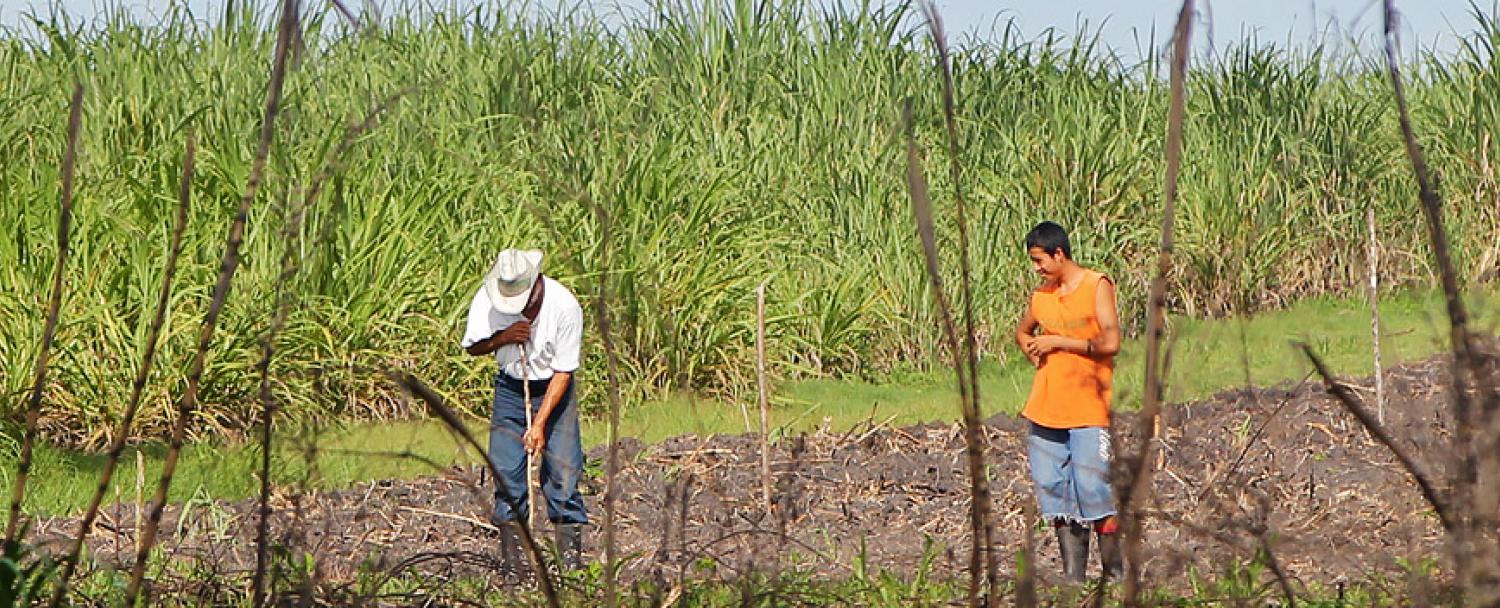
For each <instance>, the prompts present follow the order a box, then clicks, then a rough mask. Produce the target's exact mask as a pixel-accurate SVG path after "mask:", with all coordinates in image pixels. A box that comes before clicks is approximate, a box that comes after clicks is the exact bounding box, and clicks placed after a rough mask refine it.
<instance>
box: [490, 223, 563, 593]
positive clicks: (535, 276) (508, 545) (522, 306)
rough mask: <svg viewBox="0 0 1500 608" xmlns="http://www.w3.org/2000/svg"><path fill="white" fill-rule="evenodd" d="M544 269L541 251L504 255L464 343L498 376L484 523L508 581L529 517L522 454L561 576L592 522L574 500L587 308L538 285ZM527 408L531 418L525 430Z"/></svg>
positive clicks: (555, 288)
mask: <svg viewBox="0 0 1500 608" xmlns="http://www.w3.org/2000/svg"><path fill="white" fill-rule="evenodd" d="M541 267H542V252H541V251H537V250H534V249H533V250H527V251H522V250H517V249H506V250H505V251H502V252H500V255H499V256H497V257H496V258H495V264H494V265H493V266H492V267H491V268H490V271H489V273H488V274H486V275H485V277H484V284H483V285H482V286H481V287H480V288H479V290H478V291H477V292H476V293H475V294H474V299H473V301H472V302H471V303H470V304H469V321H468V326H467V328H466V329H465V331H464V338H463V347H464V349H465V350H467V351H468V352H469V354H471V355H474V356H476V357H479V356H484V355H488V354H491V353H493V354H494V356H495V361H496V362H498V363H499V367H500V369H499V370H498V371H497V372H496V374H495V401H494V409H493V410H492V411H491V413H490V448H489V458H490V460H491V461H492V462H494V464H495V468H496V469H497V470H498V471H499V472H500V478H499V479H496V480H495V506H494V509H493V510H492V511H491V513H490V523H492V524H494V525H495V526H496V527H498V528H499V529H500V550H501V557H502V560H503V562H504V564H505V565H506V566H507V568H508V569H510V570H511V571H512V572H514V571H516V567H517V566H518V565H519V561H518V552H519V545H520V542H519V537H518V536H517V534H516V529H515V527H514V526H515V525H517V523H516V522H517V520H525V519H526V518H527V516H528V509H529V498H530V496H529V493H528V488H527V485H528V484H527V479H526V477H527V470H526V456H527V454H532V455H535V456H538V457H540V458H541V459H542V460H541V462H542V466H541V469H542V480H541V489H542V495H543V496H544V497H545V498H546V501H547V519H548V520H549V521H551V522H552V524H553V527H554V529H555V531H556V542H557V550H558V554H559V555H560V557H561V558H562V565H563V567H564V568H565V569H577V568H578V567H580V565H581V563H582V552H583V539H582V533H583V525H584V524H586V523H588V514H587V513H586V512H585V511H584V505H583V496H582V495H581V494H579V492H578V480H579V477H580V476H581V475H582V474H583V444H582V442H581V441H580V439H579V433H578V403H577V400H576V399H575V397H574V391H573V373H574V372H575V371H577V370H578V365H579V359H580V353H581V351H582V343H583V308H582V307H580V306H579V305H578V300H577V299H576V298H574V297H573V294H572V293H571V292H569V291H568V289H567V288H566V287H563V285H562V284H561V283H558V282H557V281H555V280H553V279H552V278H551V277H547V276H543V275H542V274H541ZM523 355H524V356H523ZM528 385H529V386H528ZM528 391H529V393H530V396H531V403H529V404H528V403H526V394H527V392H528ZM527 407H529V408H531V412H532V417H531V425H530V426H527V424H526V418H527V412H526V409H525V408H527Z"/></svg>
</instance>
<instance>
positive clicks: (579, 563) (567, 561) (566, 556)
mask: <svg viewBox="0 0 1500 608" xmlns="http://www.w3.org/2000/svg"><path fill="white" fill-rule="evenodd" d="M553 527H554V528H555V531H554V534H555V535H556V538H557V556H558V559H559V560H560V561H561V564H562V569H563V571H564V572H569V571H573V570H577V569H579V568H582V567H583V524H556V525H554V526H553Z"/></svg>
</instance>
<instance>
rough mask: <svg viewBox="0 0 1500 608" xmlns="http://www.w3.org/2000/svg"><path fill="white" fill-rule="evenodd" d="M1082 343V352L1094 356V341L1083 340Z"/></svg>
mask: <svg viewBox="0 0 1500 608" xmlns="http://www.w3.org/2000/svg"><path fill="white" fill-rule="evenodd" d="M1083 344H1084V347H1083V350H1084V353H1085V354H1087V355H1088V356H1090V357H1092V356H1094V341H1093V340H1084V341H1083Z"/></svg>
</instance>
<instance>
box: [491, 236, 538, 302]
mask: <svg viewBox="0 0 1500 608" xmlns="http://www.w3.org/2000/svg"><path fill="white" fill-rule="evenodd" d="M541 270H542V252H541V250H538V249H527V250H520V249H506V250H505V251H501V252H500V255H498V256H495V265H493V266H490V272H489V274H486V275H484V292H485V294H486V295H488V296H489V298H490V304H491V305H493V306H494V307H495V310H498V311H500V312H502V313H505V314H508V315H518V314H521V310H522V309H524V308H526V301H527V300H528V299H530V298H531V286H532V285H533V284H535V283H536V277H537V275H538V274H539V273H540V272H541Z"/></svg>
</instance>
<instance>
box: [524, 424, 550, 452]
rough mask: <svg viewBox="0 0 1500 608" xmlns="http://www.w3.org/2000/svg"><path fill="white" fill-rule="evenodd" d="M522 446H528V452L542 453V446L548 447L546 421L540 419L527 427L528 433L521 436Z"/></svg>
mask: <svg viewBox="0 0 1500 608" xmlns="http://www.w3.org/2000/svg"><path fill="white" fill-rule="evenodd" d="M521 447H524V448H526V453H527V454H540V453H541V452H542V448H544V447H547V427H546V422H545V421H541V420H538V421H537V422H536V423H533V424H532V425H531V428H528V429H526V434H525V435H522V436H521Z"/></svg>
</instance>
